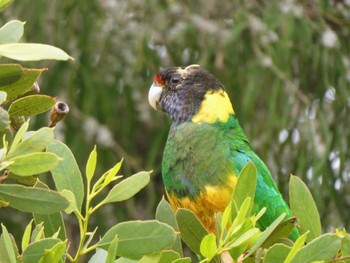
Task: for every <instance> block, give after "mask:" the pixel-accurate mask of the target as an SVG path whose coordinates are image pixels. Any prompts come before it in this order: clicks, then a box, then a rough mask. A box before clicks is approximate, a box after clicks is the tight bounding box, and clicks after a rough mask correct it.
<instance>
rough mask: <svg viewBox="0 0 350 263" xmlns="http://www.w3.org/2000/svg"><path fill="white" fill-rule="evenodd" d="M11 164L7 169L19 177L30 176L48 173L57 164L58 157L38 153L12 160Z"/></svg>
mask: <svg viewBox="0 0 350 263" xmlns="http://www.w3.org/2000/svg"><path fill="white" fill-rule="evenodd" d="M11 161H13V163H12V164H10V165H9V166H8V167H7V169H8V170H9V171H10V172H12V173H14V174H16V175H20V176H31V175H34V174H40V173H43V172H47V171H50V170H51V169H53V168H54V167H55V166H56V165H57V164H58V162H59V159H58V157H57V156H56V155H55V154H53V153H48V152H40V153H30V154H26V155H22V156H18V157H15V158H12V160H11Z"/></svg>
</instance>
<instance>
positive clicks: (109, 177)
mask: <svg viewBox="0 0 350 263" xmlns="http://www.w3.org/2000/svg"><path fill="white" fill-rule="evenodd" d="M122 164H123V159H122V160H121V161H120V162H119V163H117V164H116V165H114V166H113V167H112V168H111V169H110V170H109V171H107V172H106V173H105V174H104V175H103V177H104V181H103V186H107V185H109V183H110V182H112V181H113V180H116V179H117V178H121V177H122V176H120V177H119V176H117V177H116V175H117V173H118V172H119V170H120V167H121V166H122Z"/></svg>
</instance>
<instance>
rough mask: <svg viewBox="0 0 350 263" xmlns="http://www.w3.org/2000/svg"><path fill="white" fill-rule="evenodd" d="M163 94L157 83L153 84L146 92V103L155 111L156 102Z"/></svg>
mask: <svg viewBox="0 0 350 263" xmlns="http://www.w3.org/2000/svg"><path fill="white" fill-rule="evenodd" d="M162 92H163V87H162V86H160V85H157V83H155V82H154V83H153V84H152V86H151V88H150V89H149V92H148V102H149V105H151V107H152V108H153V109H155V110H157V108H158V102H159V99H160V96H161V94H162Z"/></svg>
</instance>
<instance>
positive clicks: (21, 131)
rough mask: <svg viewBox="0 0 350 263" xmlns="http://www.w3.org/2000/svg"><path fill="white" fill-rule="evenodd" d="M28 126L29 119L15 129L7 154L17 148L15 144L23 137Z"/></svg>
mask: <svg viewBox="0 0 350 263" xmlns="http://www.w3.org/2000/svg"><path fill="white" fill-rule="evenodd" d="M28 127H29V119H28V120H27V121H26V122H25V123H23V124H22V126H21V127H20V128H19V130H18V131H17V133H16V135H15V138H13V141H12V144H11V148H10V150H9V151H8V153H7V156H9V155H10V154H12V152H13V151H14V150H15V149H16V148H17V145H18V144H19V143H20V141H21V140H22V139H23V136H24V134H25V133H26V132H27V130H28Z"/></svg>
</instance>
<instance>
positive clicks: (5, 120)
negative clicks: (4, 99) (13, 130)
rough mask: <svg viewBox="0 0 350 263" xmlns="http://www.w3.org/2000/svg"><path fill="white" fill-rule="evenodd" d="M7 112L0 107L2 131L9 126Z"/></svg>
mask: <svg viewBox="0 0 350 263" xmlns="http://www.w3.org/2000/svg"><path fill="white" fill-rule="evenodd" d="M9 120H10V117H9V114H8V112H7V111H6V110H4V109H3V108H1V107H0V132H3V131H4V130H5V129H6V128H8V126H9Z"/></svg>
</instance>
